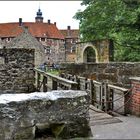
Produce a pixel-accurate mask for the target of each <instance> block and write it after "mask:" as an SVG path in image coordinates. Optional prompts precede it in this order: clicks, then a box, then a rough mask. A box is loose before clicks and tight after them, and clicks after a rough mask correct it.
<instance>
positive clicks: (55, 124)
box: [0, 90, 90, 140]
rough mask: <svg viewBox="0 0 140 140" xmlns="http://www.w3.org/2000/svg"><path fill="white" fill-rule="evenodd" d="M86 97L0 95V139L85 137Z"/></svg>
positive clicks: (54, 93)
mask: <svg viewBox="0 0 140 140" xmlns="http://www.w3.org/2000/svg"><path fill="white" fill-rule="evenodd" d="M88 109H89V96H88V95H87V93H86V92H85V91H71V90H68V91H61V90H60V91H52V92H47V93H42V92H40V93H39V92H35V93H30V94H2V95H0V118H1V119H0V124H1V127H0V139H1V140H11V139H14V140H23V139H26V140H32V139H34V138H36V139H40V138H41V139H42V140H43V138H44V140H45V139H46V138H49V137H53V138H60V139H70V138H75V137H88V136H89V132H90V128H89V124H88V123H89V122H88V120H89V114H88Z"/></svg>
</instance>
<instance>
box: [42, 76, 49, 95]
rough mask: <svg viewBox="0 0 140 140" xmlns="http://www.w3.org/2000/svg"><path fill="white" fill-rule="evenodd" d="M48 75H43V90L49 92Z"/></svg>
mask: <svg viewBox="0 0 140 140" xmlns="http://www.w3.org/2000/svg"><path fill="white" fill-rule="evenodd" d="M47 80H48V79H47V77H45V76H43V92H47V90H48V89H47Z"/></svg>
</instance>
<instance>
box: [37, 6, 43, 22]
mask: <svg viewBox="0 0 140 140" xmlns="http://www.w3.org/2000/svg"><path fill="white" fill-rule="evenodd" d="M35 21H36V22H43V17H42V12H41V10H40V8H39V9H38V12H36V17H35Z"/></svg>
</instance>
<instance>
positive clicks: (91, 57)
mask: <svg viewBox="0 0 140 140" xmlns="http://www.w3.org/2000/svg"><path fill="white" fill-rule="evenodd" d="M110 50H111V48H110V41H109V40H99V41H92V42H78V43H76V59H75V60H76V61H75V62H76V63H87V62H96V63H98V62H109V60H110V56H111V55H113V54H112V53H110V52H111V51H110Z"/></svg>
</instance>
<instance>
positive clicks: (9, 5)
mask: <svg viewBox="0 0 140 140" xmlns="http://www.w3.org/2000/svg"><path fill="white" fill-rule="evenodd" d="M80 3H81V1H0V23H7V22H18V20H19V18H22V19H23V22H34V21H35V16H36V12H37V10H38V8H39V5H40V8H41V11H42V13H43V17H44V22H47V21H48V19H50V20H51V22H52V23H54V22H56V23H57V27H58V28H59V29H65V28H67V26H68V25H70V26H71V28H73V29H77V28H79V21H77V20H75V19H73V18H72V17H73V16H74V15H75V13H76V12H77V11H78V10H79V9H84V7H82V6H81V5H80Z"/></svg>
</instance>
